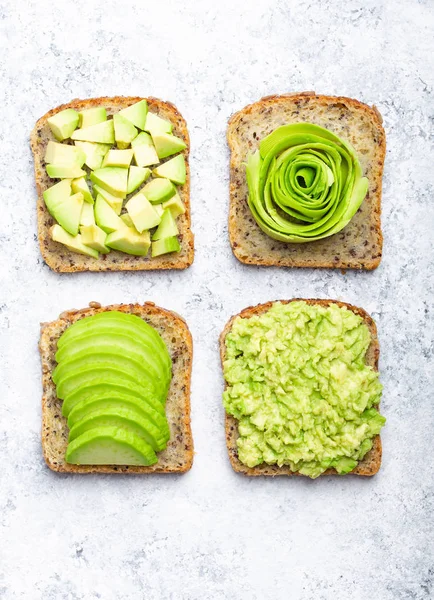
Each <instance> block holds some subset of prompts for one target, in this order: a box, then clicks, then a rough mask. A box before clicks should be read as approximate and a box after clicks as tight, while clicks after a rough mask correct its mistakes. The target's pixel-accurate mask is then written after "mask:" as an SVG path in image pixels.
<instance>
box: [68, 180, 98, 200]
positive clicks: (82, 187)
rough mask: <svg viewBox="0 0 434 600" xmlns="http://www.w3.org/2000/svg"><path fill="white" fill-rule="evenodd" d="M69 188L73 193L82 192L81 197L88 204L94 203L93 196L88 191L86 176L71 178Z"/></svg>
mask: <svg viewBox="0 0 434 600" xmlns="http://www.w3.org/2000/svg"><path fill="white" fill-rule="evenodd" d="M71 189H72V191H73V192H74V194H78V193H80V194H83V199H84V201H85V202H88V203H89V204H93V203H94V199H93V196H92V194H91V193H90V189H89V186H88V185H87V181H86V177H78V178H77V179H73V180H72V182H71Z"/></svg>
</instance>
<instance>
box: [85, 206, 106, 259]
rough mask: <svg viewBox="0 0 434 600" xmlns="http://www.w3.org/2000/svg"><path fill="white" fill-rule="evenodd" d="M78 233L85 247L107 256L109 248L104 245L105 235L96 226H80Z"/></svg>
mask: <svg viewBox="0 0 434 600" xmlns="http://www.w3.org/2000/svg"><path fill="white" fill-rule="evenodd" d="M88 206H90V205H88ZM80 233H81V240H82V242H83V244H85V245H86V246H89V247H90V248H93V249H94V250H98V252H101V254H108V253H109V252H110V248H108V247H107V246H106V244H105V241H106V239H107V234H106V232H105V231H104V230H103V229H101V228H100V227H98V225H82V226H81V227H80Z"/></svg>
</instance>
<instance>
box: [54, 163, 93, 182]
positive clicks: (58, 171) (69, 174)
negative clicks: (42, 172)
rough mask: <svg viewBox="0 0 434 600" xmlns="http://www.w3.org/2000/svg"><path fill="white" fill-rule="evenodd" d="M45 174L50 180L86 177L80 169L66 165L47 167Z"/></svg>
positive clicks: (84, 172)
mask: <svg viewBox="0 0 434 600" xmlns="http://www.w3.org/2000/svg"><path fill="white" fill-rule="evenodd" d="M47 173H48V176H49V177H51V179H75V178H76V177H84V176H85V175H86V171H83V169H80V167H77V166H72V167H71V166H68V165H47Z"/></svg>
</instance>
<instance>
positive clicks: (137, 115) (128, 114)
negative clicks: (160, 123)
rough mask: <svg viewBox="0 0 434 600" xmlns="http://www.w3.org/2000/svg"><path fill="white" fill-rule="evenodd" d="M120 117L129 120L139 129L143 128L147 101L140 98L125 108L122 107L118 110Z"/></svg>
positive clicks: (146, 112)
mask: <svg viewBox="0 0 434 600" xmlns="http://www.w3.org/2000/svg"><path fill="white" fill-rule="evenodd" d="M118 114H120V115H121V116H122V117H124V118H125V119H127V121H130V123H132V124H133V125H135V126H136V127H138V128H139V129H145V126H146V116H147V114H148V103H147V102H146V100H140V101H139V102H136V103H135V104H132V105H131V106H128V107H127V108H123V109H122V110H120V111H119V113H118Z"/></svg>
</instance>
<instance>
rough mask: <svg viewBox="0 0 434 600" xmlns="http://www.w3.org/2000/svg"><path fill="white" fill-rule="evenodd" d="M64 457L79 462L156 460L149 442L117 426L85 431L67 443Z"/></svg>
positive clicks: (81, 463) (127, 462)
mask: <svg viewBox="0 0 434 600" xmlns="http://www.w3.org/2000/svg"><path fill="white" fill-rule="evenodd" d="M65 459H66V462H67V463H70V464H76V465H142V466H148V465H153V464H155V463H156V462H157V457H156V455H155V452H154V451H153V449H152V448H151V446H150V445H149V444H147V443H146V442H145V441H144V440H143V439H141V438H139V437H138V436H137V435H136V434H134V433H132V432H129V431H125V430H122V429H119V428H116V427H100V428H98V429H91V430H89V431H86V432H85V433H83V434H82V435H81V436H80V437H78V438H76V439H75V440H73V441H72V442H71V443H70V444H68V448H67V450H66V456H65Z"/></svg>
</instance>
